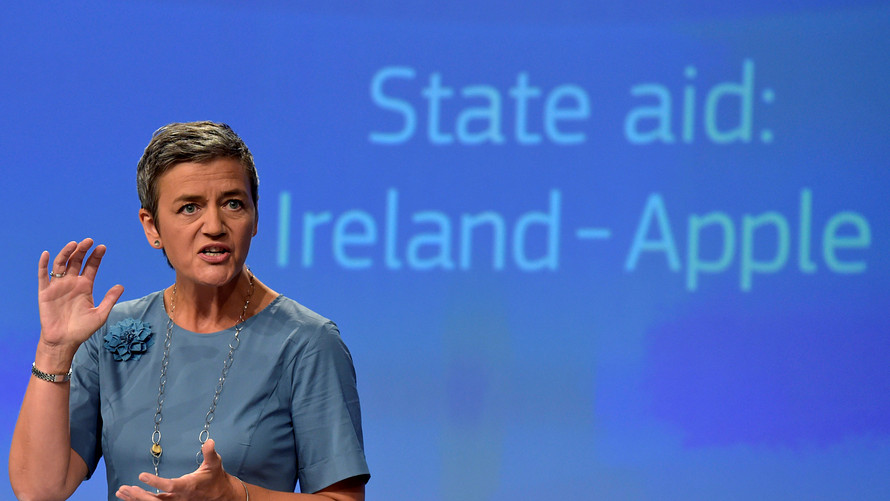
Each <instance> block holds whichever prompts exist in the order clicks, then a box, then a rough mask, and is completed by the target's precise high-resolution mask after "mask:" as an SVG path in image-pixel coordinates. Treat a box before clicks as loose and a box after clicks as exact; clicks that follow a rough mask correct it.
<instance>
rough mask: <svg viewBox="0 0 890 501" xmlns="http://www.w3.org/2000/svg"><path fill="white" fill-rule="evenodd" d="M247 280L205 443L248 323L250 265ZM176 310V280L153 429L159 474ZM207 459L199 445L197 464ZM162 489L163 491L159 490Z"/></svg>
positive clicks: (153, 459) (203, 436) (202, 437)
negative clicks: (245, 324) (165, 392)
mask: <svg viewBox="0 0 890 501" xmlns="http://www.w3.org/2000/svg"><path fill="white" fill-rule="evenodd" d="M247 281H248V283H249V284H250V288H249V289H248V291H247V299H245V300H244V307H243V308H242V309H241V315H240V316H239V317H238V323H237V324H236V325H235V337H234V338H233V339H232V341H231V342H230V343H229V354H228V355H227V356H226V359H225V361H223V368H222V374H221V375H220V376H219V381H218V382H217V383H216V391H215V392H214V394H213V400H211V401H210V410H208V411H207V415H206V416H205V417H204V429H202V430H201V431H200V432H199V433H198V442H200V443H201V446H202V447H203V445H204V442H206V441H207V439H209V438H210V423H212V422H213V416H214V414H215V413H216V404H217V402H219V396H220V394H222V390H223V385H224V384H225V383H226V376H227V375H228V374H229V368H230V367H232V362H233V361H234V360H235V350H237V349H238V345H239V344H241V338H239V337H238V336H239V334H241V329H242V328H243V327H244V320H245V318H244V317H245V315H247V307H248V306H249V305H250V297H251V296H253V274H252V273H250V269H249V268H248V269H247ZM175 312H176V284H173V295H172V297H171V298H170V315H169V316H168V317H167V336H166V338H165V339H164V358H163V359H162V360H161V379H160V382H159V383H158V407H157V410H155V418H154V423H155V429H154V431H153V432H152V433H151V462H152V464H153V465H154V467H155V475H159V474H158V465H159V464H161V453H162V452H163V449H161V420H163V415H162V414H161V410H162V409H163V407H164V391H165V390H166V387H167V365H168V364H169V362H170V345H171V344H172V342H173V315H174V313H175ZM201 461H203V455H202V453H201V447H199V448H198V452H197V454H195V462H196V463H197V464H199V465H200V464H201ZM158 492H160V491H158Z"/></svg>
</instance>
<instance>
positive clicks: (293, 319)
mask: <svg viewBox="0 0 890 501" xmlns="http://www.w3.org/2000/svg"><path fill="white" fill-rule="evenodd" d="M257 317H258V318H257V323H259V324H264V325H268V323H273V324H276V325H279V326H281V327H285V326H287V327H286V328H283V329H276V330H279V332H288V333H289V335H288V338H290V340H291V341H300V342H301V344H302V342H307V341H311V340H312V339H317V338H318V337H320V336H324V335H326V334H327V335H330V334H334V335H337V336H339V335H340V331H339V329H338V328H337V324H335V323H334V322H333V321H332V320H331V319H329V318H327V317H325V316H323V315H321V314H319V313H317V312H315V311H313V310H311V309H309V308H307V307H306V306H304V305H302V304H301V303H299V302H297V301H295V300H293V299H291V298H289V297H287V296H285V295H283V294H279V295H278V296H277V297H276V298H275V299H274V300H273V301H272V302H271V303H270V304H269V305H268V306H267V307H266V308H264V309H263V310H262V311H261V312H260V313H259V314H257Z"/></svg>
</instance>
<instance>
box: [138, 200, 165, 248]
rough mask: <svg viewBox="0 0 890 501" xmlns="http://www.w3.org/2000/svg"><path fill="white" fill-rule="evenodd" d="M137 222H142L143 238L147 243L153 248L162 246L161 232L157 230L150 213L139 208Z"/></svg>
mask: <svg viewBox="0 0 890 501" xmlns="http://www.w3.org/2000/svg"><path fill="white" fill-rule="evenodd" d="M139 222H140V223H142V229H143V230H144V231H145V238H146V240H148V243H149V245H151V246H152V247H154V248H155V249H160V248H162V247H163V245H164V244H163V243H162V240H161V233H160V232H159V231H158V225H157V222H156V221H155V218H154V217H152V215H151V213H150V212H148V211H147V210H145V209H139Z"/></svg>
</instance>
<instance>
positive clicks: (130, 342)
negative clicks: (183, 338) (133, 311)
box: [103, 318, 155, 362]
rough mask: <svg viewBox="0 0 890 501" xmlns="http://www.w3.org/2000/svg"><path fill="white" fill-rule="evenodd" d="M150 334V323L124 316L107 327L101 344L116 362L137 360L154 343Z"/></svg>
mask: <svg viewBox="0 0 890 501" xmlns="http://www.w3.org/2000/svg"><path fill="white" fill-rule="evenodd" d="M152 334H153V333H152V332H151V325H149V324H147V323H145V322H142V321H140V320H136V319H135V318H125V319H123V320H121V321H120V322H118V323H116V324H114V325H112V326H111V327H109V328H108V332H106V333H105V344H104V345H103V346H104V347H105V349H106V350H108V351H110V352H111V354H112V355H113V356H114V359H115V360H117V361H118V362H121V361H127V360H139V359H140V358H141V357H142V354H143V353H145V352H146V351H148V348H149V347H150V346H151V345H153V344H154V342H155V340H154V336H153V335H152Z"/></svg>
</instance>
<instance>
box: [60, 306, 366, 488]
mask: <svg viewBox="0 0 890 501" xmlns="http://www.w3.org/2000/svg"><path fill="white" fill-rule="evenodd" d="M133 320H137V321H139V322H142V323H144V324H148V328H147V330H146V333H148V332H149V329H150V332H151V336H150V337H149V338H148V342H146V343H143V344H142V345H139V344H138V343H137V344H134V345H133V346H135V349H134V351H135V352H138V351H139V348H145V346H146V345H150V346H148V347H147V349H145V350H144V353H141V354H139V356H138V357H135V356H130V357H129V359H126V360H122V359H121V358H127V355H126V354H125V355H123V356H121V354H120V353H117V356H115V353H113V352H112V351H110V350H109V349H108V348H106V347H105V346H103V345H105V344H106V340H105V338H106V334H107V333H108V332H109V330H111V331H113V332H114V331H115V326H116V325H117V326H118V329H117V330H118V331H119V330H120V329H119V326H120V325H128V324H130V325H131V324H133V323H134V322H133ZM122 322H123V323H122ZM139 322H135V323H137V324H138V323H139ZM166 331H167V314H166V311H165V310H164V300H163V294H162V291H159V292H156V293H153V294H150V295H148V296H145V297H143V298H140V299H136V300H133V301H127V302H124V303H121V304H118V305H116V306H115V307H114V309H113V310H112V312H111V314H110V315H109V317H108V321H107V322H106V324H105V325H104V326H103V327H102V328H100V329H99V330H98V331H96V332H95V333H94V334H93V335H92V336H91V337H90V338H89V339H88V340H87V341H86V342H85V343H83V345H81V347H80V349H79V350H78V351H77V354H76V355H75V357H74V363H73V376H72V383H71V398H70V414H71V447H72V448H73V449H74V451H75V452H77V454H79V455H80V456H81V457H82V458H83V459H84V461H85V462H86V464H87V467H88V469H89V473H88V477H87V478H89V476H91V475H92V474H93V471H94V470H95V468H96V465H97V462H98V461H99V458H100V457H101V456H104V457H105V465H106V471H107V476H108V498H109V499H110V500H113V499H116V498H115V497H114V493H115V491H117V489H118V487H119V486H120V485H123V484H126V485H142V486H143V487H146V486H145V485H144V484H142V483H141V482H139V480H138V478H137V477H138V475H139V473H141V472H143V471H147V472H154V466H153V465H152V457H151V454H150V447H151V444H152V442H151V435H152V432H153V431H154V416H155V409H156V407H157V397H158V383H159V377H160V367H161V360H162V358H163V352H164V339H165V336H166ZM234 332H235V330H234V328H231V329H227V330H224V331H221V332H216V333H210V334H198V333H195V332H190V331H187V330H185V329H182V328H180V327H179V326H174V327H173V335H172V343H171V347H170V356H169V365H168V368H167V385H166V390H165V400H164V405H163V411H162V416H163V419H162V421H161V425H160V431H161V442H160V443H161V446H162V448H163V454H162V456H161V462H160V466H159V472H158V473H159V474H160V475H161V476H162V477H167V478H176V477H179V476H181V475H184V474H187V473H190V472H192V471H194V470H195V469H196V468H197V463H196V459H195V455H196V453H197V452H198V451H199V450H200V442H199V441H198V434H199V433H200V432H201V430H203V429H204V421H205V416H206V415H207V411H208V410H209V408H210V403H211V400H212V399H213V395H214V391H215V388H216V385H217V382H218V380H219V377H220V374H221V372H222V367H223V361H224V360H225V359H226V356H227V355H228V353H229V343H230V342H231V341H232V340H233V335H234ZM239 337H240V339H241V343H240V345H239V346H238V349H237V350H236V351H235V356H234V362H233V364H232V366H231V369H230V370H229V373H228V377H227V379H226V382H225V385H224V387H223V391H222V394H221V395H220V398H219V403H218V405H217V408H216V413H215V417H214V419H213V421H212V424H211V426H210V437H211V438H213V439H214V441H215V442H216V450H217V452H219V454H220V456H222V460H223V468H225V470H226V471H227V472H228V473H230V474H232V475H235V476H237V477H239V478H241V479H242V480H244V481H245V482H249V483H252V484H256V485H259V486H262V487H266V488H268V489H273V490H277V491H286V492H293V491H294V489H295V487H296V484H297V481H299V484H300V490H301V491H302V492H317V491H318V490H321V489H323V488H325V487H327V486H329V485H331V484H333V483H335V482H338V481H340V480H343V479H346V478H350V477H355V476H359V477H361V478H362V480H364V481H367V479H368V478H369V477H370V474H369V470H368V465H367V463H366V461H365V455H364V447H363V442H362V427H361V411H360V409H359V399H358V392H357V391H356V384H355V370H354V368H353V364H352V357H351V355H350V354H349V351H348V350H347V348H346V346H345V345H344V344H343V341H342V340H341V338H340V333H339V331H338V329H337V326H336V325H334V323H333V322H331V321H330V320H328V319H326V318H324V317H322V316H320V315H318V314H316V313H314V312H313V311H311V310H309V309H307V308H305V307H304V306H302V305H300V304H299V303H297V302H296V301H293V300H291V299H288V298H286V297H284V296H278V297H277V298H276V299H275V300H274V301H272V303H271V304H269V305H268V306H267V307H266V308H264V309H263V310H262V311H260V312H259V313H257V314H256V315H254V316H252V317H250V318H248V319H247V320H246V321H245V322H244V327H243V330H242V331H241V333H240V335H239ZM137 358H138V359H137Z"/></svg>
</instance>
